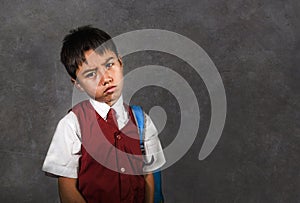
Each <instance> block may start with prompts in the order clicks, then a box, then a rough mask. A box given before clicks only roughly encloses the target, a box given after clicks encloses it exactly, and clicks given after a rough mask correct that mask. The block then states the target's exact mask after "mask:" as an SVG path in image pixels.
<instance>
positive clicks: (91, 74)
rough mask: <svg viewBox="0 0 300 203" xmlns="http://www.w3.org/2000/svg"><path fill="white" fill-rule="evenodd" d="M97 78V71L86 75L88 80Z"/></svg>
mask: <svg viewBox="0 0 300 203" xmlns="http://www.w3.org/2000/svg"><path fill="white" fill-rule="evenodd" d="M95 76H96V72H95V71H93V72H89V73H87V74H86V75H85V77H86V78H93V77H95Z"/></svg>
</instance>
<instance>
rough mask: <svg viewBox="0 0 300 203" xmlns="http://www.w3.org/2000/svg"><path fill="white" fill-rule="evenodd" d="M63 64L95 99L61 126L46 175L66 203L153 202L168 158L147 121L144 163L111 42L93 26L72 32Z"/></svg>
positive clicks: (80, 106)
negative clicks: (55, 180) (157, 177)
mask: <svg viewBox="0 0 300 203" xmlns="http://www.w3.org/2000/svg"><path fill="white" fill-rule="evenodd" d="M61 61H62V63H63V64H64V66H65V68H66V70H67V71H68V73H69V75H70V76H71V80H72V82H73V83H74V85H75V86H76V87H77V88H78V89H79V90H81V91H84V92H85V93H86V94H87V95H88V96H89V97H90V99H89V100H86V101H83V102H81V103H79V104H77V105H75V106H74V107H72V110H71V111H70V112H69V113H68V114H67V115H66V116H65V117H64V118H62V119H61V120H60V122H59V124H58V126H57V129H56V131H55V134H54V136H53V139H52V142H51V144H50V147H49V150H48V153H47V156H46V158H45V161H44V165H43V171H45V172H46V173H47V174H51V175H54V176H56V177H58V188H59V194H60V199H61V202H63V203H65V202H89V203H90V202H97V203H101V202H102V203H118V202H122V203H143V202H147V203H148V202H149V203H150V202H153V193H154V181H153V175H152V173H151V171H154V170H156V169H158V168H160V167H161V166H162V165H163V164H164V163H165V158H164V155H163V152H162V148H161V145H160V141H159V139H158V136H157V134H158V133H157V130H156V128H155V126H154V124H153V123H152V121H151V119H150V118H149V116H148V115H145V128H144V146H145V153H146V156H145V157H151V161H147V163H146V164H145V163H144V162H143V159H142V158H141V157H142V152H141V149H140V144H139V142H140V140H139V135H138V130H137V127H136V124H135V119H134V116H133V113H132V111H131V108H130V107H129V106H127V105H126V104H123V98H122V88H123V63H122V59H121V58H120V56H119V55H118V53H117V49H116V47H115V44H114V43H113V42H112V40H111V37H110V36H109V35H108V34H107V33H105V32H104V31H102V30H99V29H97V28H93V27H90V26H84V27H80V28H78V29H76V30H72V31H71V32H70V34H68V35H67V36H66V37H65V38H64V41H63V47H62V50H61ZM135 155H137V156H135ZM141 172H145V175H140V174H142V173H141ZM134 174H137V175H134Z"/></svg>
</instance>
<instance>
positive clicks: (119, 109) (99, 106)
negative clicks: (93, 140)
mask: <svg viewBox="0 0 300 203" xmlns="http://www.w3.org/2000/svg"><path fill="white" fill-rule="evenodd" d="M90 103H91V104H92V106H93V107H94V109H95V110H96V112H97V113H98V114H99V115H100V116H101V117H102V118H103V119H104V120H106V117H107V114H108V111H109V109H110V108H113V109H114V110H115V111H116V114H117V115H116V116H117V119H118V117H120V116H121V117H123V116H124V112H126V111H125V108H124V105H123V97H122V95H121V96H120V97H119V99H118V100H117V102H116V103H115V104H114V105H112V106H111V107H110V106H109V105H108V104H106V103H104V102H98V101H96V100H94V99H91V98H90Z"/></svg>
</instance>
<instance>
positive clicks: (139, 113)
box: [131, 106, 145, 155]
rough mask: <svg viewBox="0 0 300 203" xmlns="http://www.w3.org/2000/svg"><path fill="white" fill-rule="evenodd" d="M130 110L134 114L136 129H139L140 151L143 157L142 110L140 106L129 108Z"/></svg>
mask: <svg viewBox="0 0 300 203" xmlns="http://www.w3.org/2000/svg"><path fill="white" fill-rule="evenodd" d="M131 109H132V111H133V113H134V116H135V119H136V122H137V125H138V129H139V135H140V148H141V150H142V154H143V155H145V147H144V138H143V135H144V113H143V109H142V107H140V106H131Z"/></svg>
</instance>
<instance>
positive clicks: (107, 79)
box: [100, 70, 113, 86]
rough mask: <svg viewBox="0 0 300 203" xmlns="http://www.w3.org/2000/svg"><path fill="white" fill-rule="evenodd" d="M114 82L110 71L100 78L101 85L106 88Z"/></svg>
mask: <svg viewBox="0 0 300 203" xmlns="http://www.w3.org/2000/svg"><path fill="white" fill-rule="evenodd" d="M112 81H113V78H112V77H111V75H110V73H109V71H108V70H106V71H105V72H104V73H103V75H102V77H101V78H100V84H101V85H103V86H105V85H107V84H109V83H111V82H112Z"/></svg>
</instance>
